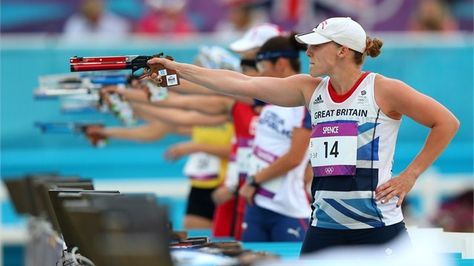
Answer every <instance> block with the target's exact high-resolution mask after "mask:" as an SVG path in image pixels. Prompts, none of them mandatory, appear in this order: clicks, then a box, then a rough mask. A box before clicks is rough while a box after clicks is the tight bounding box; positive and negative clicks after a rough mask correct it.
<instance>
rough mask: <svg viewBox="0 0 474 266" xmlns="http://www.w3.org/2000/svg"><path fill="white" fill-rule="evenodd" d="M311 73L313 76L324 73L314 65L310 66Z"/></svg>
mask: <svg viewBox="0 0 474 266" xmlns="http://www.w3.org/2000/svg"><path fill="white" fill-rule="evenodd" d="M309 74H310V75H311V76H312V77H319V76H321V75H322V73H320V71H317V69H315V68H314V67H310V68H309Z"/></svg>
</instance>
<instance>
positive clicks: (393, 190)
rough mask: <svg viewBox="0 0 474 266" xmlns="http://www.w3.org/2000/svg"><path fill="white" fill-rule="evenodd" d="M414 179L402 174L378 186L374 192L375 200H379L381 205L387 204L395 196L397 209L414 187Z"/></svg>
mask: <svg viewBox="0 0 474 266" xmlns="http://www.w3.org/2000/svg"><path fill="white" fill-rule="evenodd" d="M415 181H416V177H413V176H411V175H404V174H403V173H402V174H401V175H399V176H397V177H394V178H392V179H390V180H389V181H388V182H386V183H384V184H382V185H380V186H379V187H378V188H377V189H376V190H375V199H376V200H381V202H382V203H383V204H385V203H387V202H389V201H390V200H391V199H392V198H393V197H395V196H397V197H398V201H397V207H400V206H401V205H402V202H403V200H404V199H405V196H406V195H407V194H408V192H409V191H410V190H411V188H412V187H413V185H415Z"/></svg>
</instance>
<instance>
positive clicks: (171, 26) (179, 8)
mask: <svg viewBox="0 0 474 266" xmlns="http://www.w3.org/2000/svg"><path fill="white" fill-rule="evenodd" d="M145 4H146V5H147V6H148V7H150V10H149V12H148V13H146V14H145V16H144V17H143V18H141V19H140V21H139V22H138V24H137V28H136V32H137V33H139V34H145V35H155V34H162V33H172V34H177V35H181V34H187V33H191V32H194V31H195V27H194V25H193V24H192V23H191V21H190V19H189V18H188V17H187V14H186V4H187V1H186V0H145Z"/></svg>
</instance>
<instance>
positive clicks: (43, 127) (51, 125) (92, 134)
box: [34, 122, 107, 148]
mask: <svg viewBox="0 0 474 266" xmlns="http://www.w3.org/2000/svg"><path fill="white" fill-rule="evenodd" d="M34 125H35V127H37V128H39V129H40V131H41V133H43V134H72V135H80V134H84V135H85V136H86V137H87V139H88V140H89V142H90V143H91V144H92V145H93V146H94V147H99V148H101V147H104V146H105V145H106V144H107V137H106V136H104V135H102V134H100V133H99V132H100V129H102V128H103V127H104V125H103V124H102V123H97V122H36V123H35V124H34Z"/></svg>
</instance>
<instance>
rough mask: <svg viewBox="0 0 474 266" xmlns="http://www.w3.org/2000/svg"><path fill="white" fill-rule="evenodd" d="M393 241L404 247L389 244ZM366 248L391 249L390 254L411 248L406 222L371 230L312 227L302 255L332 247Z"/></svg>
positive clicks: (302, 248)
mask: <svg viewBox="0 0 474 266" xmlns="http://www.w3.org/2000/svg"><path fill="white" fill-rule="evenodd" d="M392 240H397V243H400V242H402V243H403V245H398V244H397V245H393V246H390V245H389V244H390V243H391V242H392ZM386 245H388V246H386ZM356 246H358V247H364V246H378V247H380V248H384V249H386V248H390V252H396V251H397V248H399V247H401V248H410V246H411V243H410V239H409V237H408V233H407V230H406V227H405V223H404V222H400V223H397V224H393V225H389V226H384V227H380V228H370V229H349V230H338V229H326V228H319V227H314V226H310V227H309V228H308V231H307V232H306V236H305V239H304V241H303V246H302V247H301V255H305V254H309V253H311V254H314V253H317V252H319V251H322V250H326V249H328V248H332V247H356Z"/></svg>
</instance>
